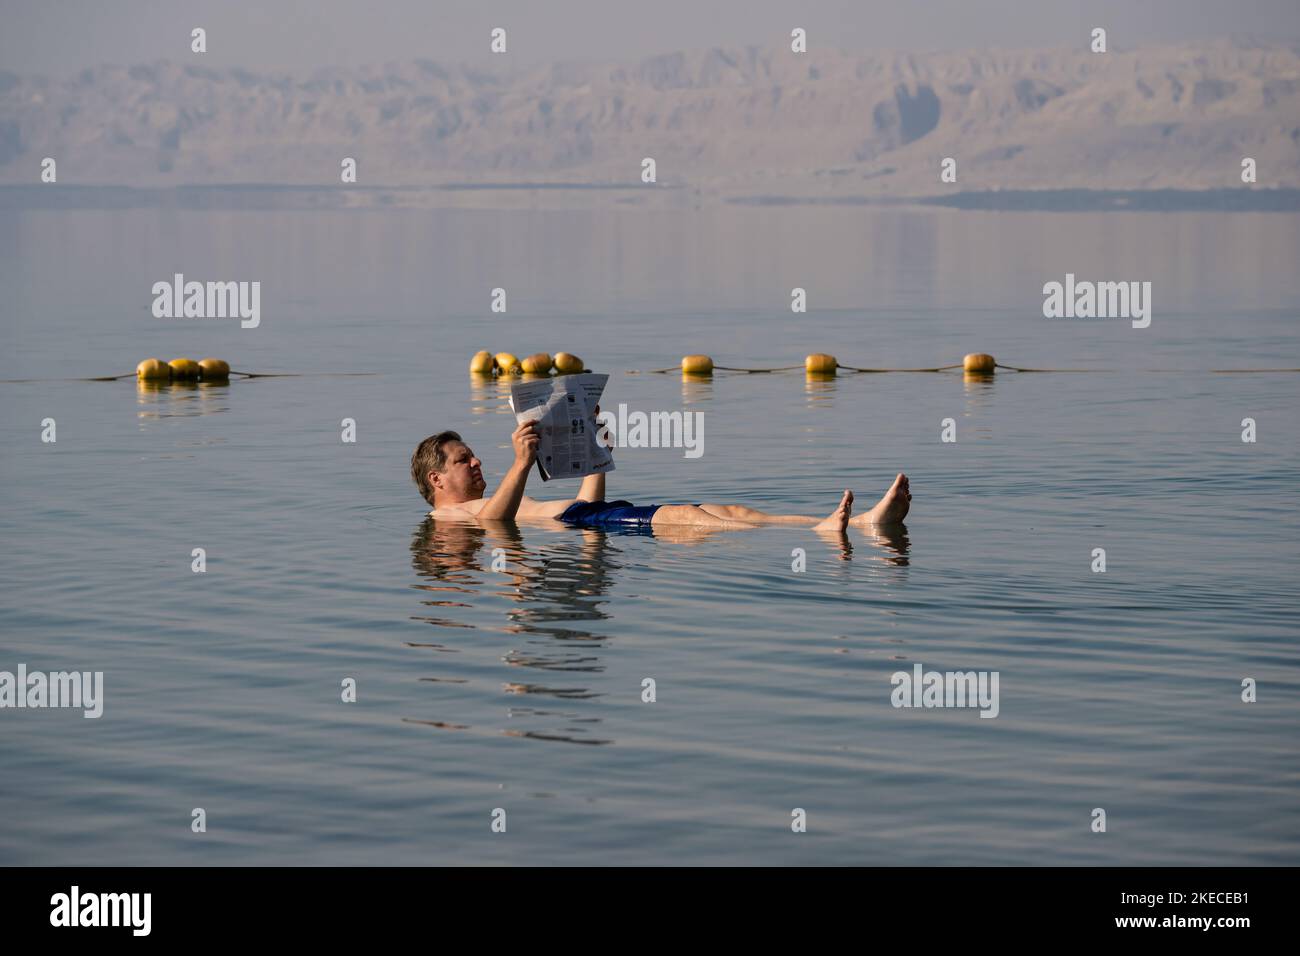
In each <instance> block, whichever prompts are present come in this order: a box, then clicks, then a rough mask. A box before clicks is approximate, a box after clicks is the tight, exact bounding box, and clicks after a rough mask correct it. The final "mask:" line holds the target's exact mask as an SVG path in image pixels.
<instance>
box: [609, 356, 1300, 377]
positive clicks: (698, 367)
mask: <svg viewBox="0 0 1300 956" xmlns="http://www.w3.org/2000/svg"><path fill="white" fill-rule="evenodd" d="M800 367H801V366H798V365H782V366H780V367H778V368H736V367H734V366H730V365H714V364H713V359H711V358H710V357H709V356H707V355H687V356H685V357H684V358H683V359H682V361H681V364H680V365H672V366H669V367H668V368H651V369H645V370H644V371H645V372H646V373H647V374H652V375H664V374H667V373H669V372H683V373H685V374H687V375H698V376H707V375H711V374H713V372H715V371H719V372H747V373H750V374H754V373H757V372H791V371H794V370H795V369H798V368H800ZM802 368H803V369H804V371H805V372H807V373H808V374H809V375H810V376H817V377H831V376H834V375H835V374H836V373H837V372H856V373H862V374H881V373H885V372H949V371H952V370H953V369H962V370H963V371H965V372H967V373H969V374H972V375H992V374H994V372H995V370H996V369H1004V370H1006V371H1008V372H1061V373H1081V372H1082V373H1086V372H1099V373H1104V372H1115V371H1117V370H1116V369H1108V368H1022V367H1021V366H1018V365H1003V364H1002V363H1001V362H999V361H998V360H997V359H995V358H994V357H993V356H992V355H988V354H987V353H984V352H974V353H972V354H970V355H967V356H966V357H965V358H964V359H962V361H960V362H957V363H955V364H953V365H936V366H934V367H931V368H859V367H857V366H854V365H842V364H840V362H839V361H838V360H837V359H836V358H835V356H833V355H826V354H825V353H820V352H818V353H814V354H812V355H809V356H808V357H807V358H806V359H804V364H803V366H802ZM641 371H642V370H640V369H628V373H629V374H632V375H636V374H640V373H641ZM1141 371H1143V372H1163V373H1170V374H1179V375H1196V374H1200V373H1198V371H1197V370H1194V369H1176V368H1149V369H1142V370H1141ZM1266 372H1300V368H1213V369H1210V370H1209V372H1208V373H1207V374H1232V373H1266Z"/></svg>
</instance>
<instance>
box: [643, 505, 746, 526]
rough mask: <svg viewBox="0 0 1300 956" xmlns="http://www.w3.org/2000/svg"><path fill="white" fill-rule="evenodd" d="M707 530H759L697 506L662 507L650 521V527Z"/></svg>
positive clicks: (743, 522) (744, 522)
mask: <svg viewBox="0 0 1300 956" xmlns="http://www.w3.org/2000/svg"><path fill="white" fill-rule="evenodd" d="M669 525H670V526H673V527H690V528H707V529H712V530H714V531H743V530H744V529H746V528H757V527H758V525H756V524H753V523H752V522H746V521H736V520H734V519H731V518H723V517H719V516H718V515H715V514H713V513H711V512H708V511H705V510H704V509H702V508H697V507H695V505H661V506H660V507H659V508H658V510H656V511H655V513H654V516H653V517H652V518H651V519H650V527H652V528H658V527H661V526H669Z"/></svg>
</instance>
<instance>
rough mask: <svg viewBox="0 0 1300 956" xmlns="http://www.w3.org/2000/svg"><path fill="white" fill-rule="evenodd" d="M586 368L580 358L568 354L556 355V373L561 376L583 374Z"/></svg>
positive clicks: (557, 353) (559, 353)
mask: <svg viewBox="0 0 1300 956" xmlns="http://www.w3.org/2000/svg"><path fill="white" fill-rule="evenodd" d="M584 368H586V366H585V365H583V362H582V359H580V358H578V356H576V355H571V354H569V353H568V352H556V353H555V371H557V372H559V373H560V374H561V375H573V374H576V373H577V372H581V371H582V370H583V369H584Z"/></svg>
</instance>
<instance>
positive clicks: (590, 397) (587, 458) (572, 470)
mask: <svg viewBox="0 0 1300 956" xmlns="http://www.w3.org/2000/svg"><path fill="white" fill-rule="evenodd" d="M607 381H609V376H608V375H598V374H596V373H593V372H585V373H583V374H581V375H557V376H556V377H555V378H549V379H540V380H537V381H524V382H512V383H511V385H510V407H511V408H512V409H513V410H514V413H515V421H516V422H517V423H518V424H520V425H522V424H523V423H524V422H530V421H536V422H537V423H538V425H537V435H538V437H539V438H540V441H539V442H538V445H537V471H538V473H539V474H540V475H541V476H542V481H550V480H551V479H552V478H582V477H585V476H587V475H599V474H604V473H605V472H607V471H613V470H614V459H613V457H612V456H611V455H610V453H609V450H608V449H607V448H605V447H604V446H602V445H601V443H600V442H599V441H598V440H597V430H598V426H597V425H596V422H595V420H594V418H593V414H594V410H595V408H596V403H597V402H599V401H600V396H601V393H602V392H604V391H605V383H606V382H607Z"/></svg>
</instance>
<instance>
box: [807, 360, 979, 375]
mask: <svg viewBox="0 0 1300 956" xmlns="http://www.w3.org/2000/svg"><path fill="white" fill-rule="evenodd" d="M796 367H797V366H796ZM835 367H836V368H842V369H844V371H846V372H866V373H868V374H876V373H881V372H946V371H948V370H949V369H953V368H961V363H960V362H959V363H957V364H956V365H940V366H937V367H935V368H854V367H853V366H852V365H840V364H839V363H838V362H837V363H836V365H835ZM814 374H819V373H814ZM820 374H825V373H820Z"/></svg>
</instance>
